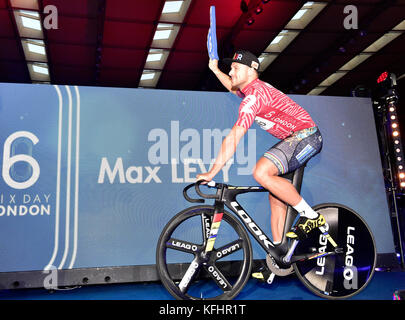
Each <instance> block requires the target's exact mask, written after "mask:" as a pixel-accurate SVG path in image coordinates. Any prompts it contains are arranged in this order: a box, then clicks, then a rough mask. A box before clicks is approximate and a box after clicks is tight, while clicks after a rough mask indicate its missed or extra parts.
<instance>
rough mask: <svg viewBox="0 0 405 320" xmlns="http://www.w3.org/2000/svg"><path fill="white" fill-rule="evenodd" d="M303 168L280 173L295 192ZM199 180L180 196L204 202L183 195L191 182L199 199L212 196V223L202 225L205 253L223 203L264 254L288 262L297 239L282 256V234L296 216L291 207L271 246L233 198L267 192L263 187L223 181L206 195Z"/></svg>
mask: <svg viewBox="0 0 405 320" xmlns="http://www.w3.org/2000/svg"><path fill="white" fill-rule="evenodd" d="M304 168H305V166H302V167H300V168H298V169H297V170H295V171H293V172H291V173H289V174H286V175H284V176H282V177H284V178H286V179H289V180H290V181H291V182H292V184H293V185H294V187H295V188H296V189H297V191H298V192H300V190H301V184H302V179H303V175H304ZM201 182H202V181H199V182H197V183H196V184H192V185H189V186H188V187H186V188H185V189H184V191H183V194H184V197H185V198H186V199H187V200H188V201H190V202H204V200H203V199H191V198H190V197H188V196H187V190H188V189H189V188H190V187H192V186H194V185H195V187H196V191H197V194H198V195H200V196H201V197H202V198H206V199H215V204H214V208H215V211H214V219H216V222H215V223H213V226H212V227H211V225H208V224H205V225H206V231H205V233H206V235H207V236H206V237H207V240H208V245H207V250H206V252H208V251H210V250H212V247H213V245H214V242H215V237H216V233H217V231H218V228H219V224H220V220H221V218H219V216H218V214H221V213H223V212H224V206H226V207H227V208H229V209H230V210H231V211H232V212H233V213H234V214H235V215H236V216H237V217H239V219H240V220H241V222H242V224H243V225H244V226H245V228H246V229H247V230H248V231H249V233H250V234H251V235H252V236H253V238H254V239H255V240H256V241H257V242H258V243H259V244H260V245H261V247H262V248H263V249H264V250H265V251H266V253H268V254H270V255H271V256H272V257H273V258H274V259H275V260H276V261H277V263H279V264H280V265H285V263H286V262H287V263H288V262H289V258H291V255H292V253H293V252H294V249H295V246H296V245H297V243H298V241H295V242H294V243H293V246H291V250H289V252H288V254H287V255H286V253H287V247H288V246H287V245H288V239H287V238H286V236H285V235H286V234H287V232H288V231H289V230H290V229H291V227H292V225H293V223H294V221H295V219H296V217H297V215H298V213H297V212H296V211H295V210H294V209H293V208H292V207H291V206H287V213H286V218H285V223H284V232H283V238H282V241H281V243H280V245H278V246H275V245H274V244H273V242H272V241H271V240H270V239H269V238H268V236H267V235H266V233H265V232H263V230H261V229H260V227H259V226H258V225H257V224H256V223H255V221H254V220H253V219H252V217H250V216H249V214H248V213H247V212H246V211H245V210H244V209H243V207H242V205H241V204H240V203H239V202H238V201H237V200H236V197H237V196H238V195H239V194H242V193H248V192H269V191H268V190H267V189H265V188H263V187H261V186H246V187H240V186H230V185H226V184H217V185H216V187H215V188H216V189H217V192H216V194H215V195H208V194H204V193H202V192H201V191H200V189H199V185H200V184H201ZM208 186H209V185H208ZM218 218H219V219H218ZM208 228H209V229H208ZM285 255H286V256H288V258H287V261H286V260H283V257H282V256H285Z"/></svg>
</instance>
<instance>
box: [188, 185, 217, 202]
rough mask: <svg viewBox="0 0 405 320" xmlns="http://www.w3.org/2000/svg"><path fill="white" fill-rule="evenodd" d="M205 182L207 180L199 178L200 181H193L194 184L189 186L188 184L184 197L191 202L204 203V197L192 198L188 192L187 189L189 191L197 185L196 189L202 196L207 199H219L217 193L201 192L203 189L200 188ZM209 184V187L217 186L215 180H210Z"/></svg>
mask: <svg viewBox="0 0 405 320" xmlns="http://www.w3.org/2000/svg"><path fill="white" fill-rule="evenodd" d="M203 182H205V181H204V180H199V181H197V182H195V183H192V184H189V185H188V186H186V187H185V188H184V189H183V196H184V198H185V199H186V200H187V201H189V202H197V203H204V199H193V198H190V197H189V195H188V194H187V191H188V190H189V189H191V188H192V187H195V191H196V192H197V194H198V195H199V196H200V197H201V198H205V199H217V198H218V196H217V195H216V194H206V193H203V192H201V190H200V185H201V184H202V183H203ZM207 186H208V187H216V184H215V182H214V181H210V182H208V184H207Z"/></svg>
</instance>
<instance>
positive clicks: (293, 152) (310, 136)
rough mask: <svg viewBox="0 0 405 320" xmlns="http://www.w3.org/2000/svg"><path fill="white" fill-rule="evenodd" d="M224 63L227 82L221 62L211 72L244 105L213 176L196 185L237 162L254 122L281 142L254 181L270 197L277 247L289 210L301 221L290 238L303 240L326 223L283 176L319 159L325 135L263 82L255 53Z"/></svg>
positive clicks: (202, 177)
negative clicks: (234, 159) (228, 67)
mask: <svg viewBox="0 0 405 320" xmlns="http://www.w3.org/2000/svg"><path fill="white" fill-rule="evenodd" d="M224 63H226V64H230V65H231V71H230V72H229V76H228V75H226V74H225V73H223V72H222V71H221V70H220V69H219V68H218V60H215V59H210V61H209V68H210V69H211V70H212V72H213V73H214V74H215V75H216V77H217V78H218V79H219V80H220V82H221V83H222V84H223V85H224V86H225V88H226V89H228V90H229V91H230V92H232V93H234V94H236V95H238V96H239V97H241V98H243V100H242V102H241V104H240V106H239V117H238V120H237V121H236V123H235V125H234V126H233V128H232V130H231V132H230V133H229V134H228V135H227V136H226V137H225V138H224V140H223V142H222V145H221V148H220V150H219V153H218V156H217V158H216V160H215V163H214V164H213V166H212V168H211V170H210V171H209V172H207V173H204V174H199V175H197V179H198V180H205V181H211V180H212V179H213V178H214V177H215V175H216V174H217V173H218V172H219V171H220V170H221V169H222V167H223V166H224V165H225V164H226V162H227V161H228V160H229V159H230V158H231V157H232V156H233V154H234V153H235V151H236V147H237V145H238V143H239V141H240V139H241V138H242V137H243V135H244V134H245V133H246V132H247V130H248V129H249V128H250V126H251V125H252V124H253V121H255V122H256V123H257V124H258V125H259V126H260V127H261V128H262V129H264V130H266V131H267V132H268V133H270V134H271V135H273V136H275V137H276V138H278V139H280V140H281V141H279V142H278V143H277V144H275V145H274V146H272V147H271V148H270V149H269V150H268V151H267V152H266V153H265V154H264V155H263V156H262V157H261V158H260V159H259V161H258V162H257V163H256V166H255V168H254V170H253V177H254V178H255V179H256V181H257V182H258V183H259V184H260V185H262V186H263V187H264V188H266V189H267V190H269V191H270V192H269V201H270V208H271V232H272V235H273V243H274V244H275V245H278V244H280V242H281V239H282V236H283V229H284V222H285V215H286V209H287V204H288V205H291V206H292V207H293V208H294V209H295V210H297V211H298V212H299V214H300V221H299V223H298V227H297V228H296V229H295V230H293V231H291V232H288V233H287V235H286V236H287V237H289V238H291V239H294V238H301V237H302V236H305V234H306V233H308V232H310V231H311V230H313V229H314V228H317V227H320V226H322V225H324V224H325V219H324V217H323V216H322V215H319V214H318V213H317V212H315V211H314V210H313V209H312V208H311V207H310V206H309V205H308V204H307V202H306V201H305V200H304V199H303V198H302V197H301V196H300V194H299V193H298V192H297V190H296V189H295V187H294V186H293V185H292V183H291V182H290V181H289V180H287V179H285V178H283V177H280V176H279V175H284V174H286V173H288V172H291V171H294V170H295V169H297V168H299V167H301V166H302V165H304V164H305V163H306V162H307V161H308V160H309V159H310V158H312V157H313V156H315V155H316V154H318V153H319V152H320V151H321V148H322V136H321V133H320V131H319V129H318V127H317V126H316V124H315V123H314V121H313V120H312V118H311V117H310V115H309V114H308V112H307V111H306V110H304V109H303V108H302V107H301V106H299V105H298V104H297V103H296V102H294V101H293V100H292V99H291V98H289V97H288V96H287V95H285V94H284V93H282V92H281V91H279V90H277V89H276V88H274V87H273V86H271V85H270V84H268V83H266V82H263V81H261V80H260V79H259V74H258V70H259V67H260V62H259V60H258V59H257V57H256V56H255V55H253V54H252V53H251V52H249V51H246V50H238V51H237V52H236V53H235V54H234V56H233V58H232V59H229V58H228V59H224Z"/></svg>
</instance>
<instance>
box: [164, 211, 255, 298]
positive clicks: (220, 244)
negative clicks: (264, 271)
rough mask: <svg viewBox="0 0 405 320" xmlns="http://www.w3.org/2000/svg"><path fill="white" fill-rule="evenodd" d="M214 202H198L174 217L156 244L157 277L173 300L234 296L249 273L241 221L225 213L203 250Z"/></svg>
mask: <svg viewBox="0 0 405 320" xmlns="http://www.w3.org/2000/svg"><path fill="white" fill-rule="evenodd" d="M213 215H214V207H213V206H196V207H191V208H188V209H185V210H183V211H181V212H180V213H178V214H177V215H176V216H174V217H173V218H172V219H171V220H170V221H169V223H168V224H167V225H166V226H165V228H164V229H163V231H162V233H161V235H160V238H159V241H158V244H157V249H156V266H157V270H158V273H159V276H160V279H161V281H162V283H163V285H164V286H165V288H166V289H167V290H168V291H169V293H170V294H171V295H172V296H173V297H175V298H176V299H181V300H183V299H192V300H194V299H216V300H219V299H233V298H234V297H235V296H236V295H237V294H238V293H239V292H240V290H242V288H243V287H244V285H245V284H246V282H247V280H248V279H249V277H250V271H251V267H252V247H251V243H250V239H249V236H248V234H247V232H246V230H245V228H244V227H243V226H242V224H241V223H240V222H239V221H238V220H237V219H236V218H235V217H233V216H232V215H231V214H229V213H228V212H226V211H225V212H224V214H223V217H222V221H221V225H220V228H219V232H218V234H217V237H216V240H215V246H214V248H213V250H212V251H210V252H208V254H206V255H205V254H204V251H205V246H206V243H207V240H208V236H209V230H210V227H211V223H212V217H213Z"/></svg>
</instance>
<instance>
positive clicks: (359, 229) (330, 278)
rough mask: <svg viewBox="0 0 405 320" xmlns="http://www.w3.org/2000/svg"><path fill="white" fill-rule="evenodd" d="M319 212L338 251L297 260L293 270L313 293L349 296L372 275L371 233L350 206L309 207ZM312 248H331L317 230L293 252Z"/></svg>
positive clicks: (297, 252)
mask: <svg viewBox="0 0 405 320" xmlns="http://www.w3.org/2000/svg"><path fill="white" fill-rule="evenodd" d="M313 209H314V210H315V211H316V212H318V213H320V214H322V215H323V216H324V217H325V220H326V223H327V224H326V227H327V229H328V233H329V234H330V236H331V237H332V239H333V240H334V241H335V242H336V244H337V246H338V247H339V248H340V250H339V251H340V253H336V254H334V255H329V256H324V257H319V258H317V259H312V260H306V261H302V262H297V263H296V264H295V265H294V269H295V271H296V274H297V276H298V278H299V279H300V280H301V281H302V283H303V284H304V285H305V286H306V287H307V288H308V289H309V290H311V291H312V292H313V293H315V294H316V295H318V296H320V297H323V298H327V299H343V298H348V297H351V296H353V295H355V294H357V293H359V292H360V291H361V290H363V289H364V288H365V287H366V286H367V284H368V283H369V282H370V280H371V278H372V277H373V274H374V269H375V266H376V262H377V253H376V246H375V241H374V237H373V234H372V233H371V231H370V228H369V227H368V226H367V224H366V222H365V221H364V220H363V218H362V217H361V216H359V215H358V214H357V213H356V212H355V211H353V210H352V209H350V208H348V207H345V206H342V205H340V204H320V205H318V206H315V207H314V208H313ZM309 248H316V250H317V251H318V252H319V253H322V252H330V251H334V249H335V248H334V247H333V246H332V245H331V244H330V243H329V241H328V240H327V239H326V237H325V236H324V235H323V234H321V232H320V231H319V230H314V231H312V232H311V233H310V234H309V237H308V238H307V239H306V240H303V241H301V242H300V243H299V244H298V246H297V248H296V250H295V254H301V253H306V252H308V249H309Z"/></svg>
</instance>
